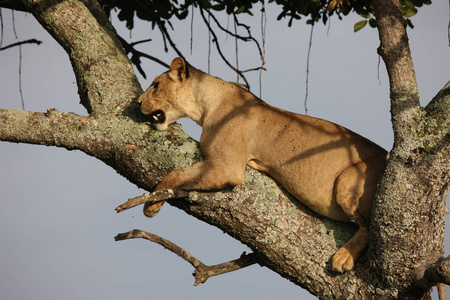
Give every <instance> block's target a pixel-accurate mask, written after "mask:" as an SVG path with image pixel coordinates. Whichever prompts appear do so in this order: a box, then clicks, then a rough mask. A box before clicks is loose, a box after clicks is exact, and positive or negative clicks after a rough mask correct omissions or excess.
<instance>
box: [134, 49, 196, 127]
mask: <svg viewBox="0 0 450 300" xmlns="http://www.w3.org/2000/svg"><path fill="white" fill-rule="evenodd" d="M188 79H189V68H188V67H187V66H186V63H185V61H184V60H183V59H182V58H180V57H178V58H175V59H174V60H173V61H172V64H171V65H170V70H169V71H167V72H165V73H163V74H161V75H159V76H158V77H156V78H155V80H154V81H153V83H152V84H151V85H150V87H149V88H148V89H147V90H146V91H145V93H144V94H142V95H141V96H140V97H139V99H138V103H139V104H140V106H141V112H142V113H143V114H145V115H149V116H150V121H151V122H152V124H153V125H154V126H155V127H156V129H158V130H166V129H167V126H169V125H170V124H171V123H173V122H175V121H177V120H178V119H180V118H183V117H189V115H188V113H187V110H186V101H188V100H189V99H188V98H189V97H188V96H187V95H186V91H185V89H184V87H185V86H186V81H188Z"/></svg>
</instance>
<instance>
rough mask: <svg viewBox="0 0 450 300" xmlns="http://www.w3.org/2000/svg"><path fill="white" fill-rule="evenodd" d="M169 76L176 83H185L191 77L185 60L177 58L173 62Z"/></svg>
mask: <svg viewBox="0 0 450 300" xmlns="http://www.w3.org/2000/svg"><path fill="white" fill-rule="evenodd" d="M169 76H170V78H172V79H173V80H175V81H183V80H185V79H186V78H187V77H188V76H189V69H188V67H187V66H186V62H185V61H184V59H182V58H181V57H177V58H175V59H174V60H173V61H172V63H171V64H170V71H169Z"/></svg>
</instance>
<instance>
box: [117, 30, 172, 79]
mask: <svg viewBox="0 0 450 300" xmlns="http://www.w3.org/2000/svg"><path fill="white" fill-rule="evenodd" d="M117 37H118V39H119V40H120V43H121V44H122V46H123V49H124V50H125V53H126V54H128V53H131V58H130V60H131V62H132V63H133V64H134V65H135V66H136V68H137V69H138V71H139V73H140V74H141V75H142V77H144V78H145V79H147V76H146V75H145V72H144V70H143V69H142V66H141V57H145V58H147V59H150V60H152V61H154V62H156V63H158V64H160V65H162V66H164V67H166V68H167V69H169V65H168V64H166V63H165V62H163V61H162V60H160V59H159V58H156V57H154V56H151V55H149V54H147V53H144V52H141V51H138V50H136V48H134V46H135V45H138V44H141V43H145V42H149V41H151V39H147V40H142V41H137V42H134V43H128V42H127V41H125V40H124V39H123V38H122V37H121V36H117Z"/></svg>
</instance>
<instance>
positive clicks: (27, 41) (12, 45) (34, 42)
mask: <svg viewBox="0 0 450 300" xmlns="http://www.w3.org/2000/svg"><path fill="white" fill-rule="evenodd" d="M41 43H42V41H39V40H37V39H29V40H26V41H20V42H17V43H13V44H10V45H8V46H5V47H1V48H0V51H3V50H6V49H9V48H12V47H16V46H20V45H23V44H37V45H40V44H41Z"/></svg>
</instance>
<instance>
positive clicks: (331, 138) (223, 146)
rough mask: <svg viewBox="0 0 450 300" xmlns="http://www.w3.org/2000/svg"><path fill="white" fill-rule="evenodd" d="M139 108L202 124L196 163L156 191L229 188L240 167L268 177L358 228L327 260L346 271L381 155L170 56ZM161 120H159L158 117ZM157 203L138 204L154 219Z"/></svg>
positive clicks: (357, 250) (362, 237) (361, 237)
mask: <svg viewBox="0 0 450 300" xmlns="http://www.w3.org/2000/svg"><path fill="white" fill-rule="evenodd" d="M138 102H139V103H140V104H141V111H142V112H143V113H144V114H152V113H154V112H155V111H162V112H164V115H165V120H164V122H162V123H158V122H157V123H156V124H155V127H156V128H157V129H159V130H165V129H166V128H167V126H168V125H169V124H170V123H173V122H175V121H176V120H177V119H179V118H181V117H189V118H191V119H193V120H194V121H195V122H197V123H198V124H199V125H201V126H202V127H203V132H202V136H201V139H200V146H201V149H202V152H203V155H204V161H203V162H200V163H197V164H194V165H191V166H188V167H186V168H182V169H177V170H174V171H172V172H171V173H170V174H168V175H167V176H166V177H165V178H164V179H163V180H162V181H161V183H160V184H159V185H158V186H157V188H156V190H163V189H182V190H210V189H222V188H225V187H230V186H235V185H238V184H240V183H241V182H242V180H243V178H244V172H245V166H246V165H249V166H250V167H252V168H255V169H257V170H259V171H262V172H265V173H267V174H270V175H271V176H272V177H273V178H275V179H276V180H277V181H278V182H280V183H281V184H282V185H283V187H284V188H286V190H288V191H289V192H290V193H291V194H292V195H294V196H295V197H296V198H297V199H298V200H299V201H301V202H303V203H304V204H305V205H307V206H308V207H309V208H311V209H312V210H314V211H316V212H317V213H319V214H321V215H323V216H326V217H328V218H331V219H334V220H339V221H349V220H354V221H355V222H356V223H357V224H358V225H359V231H358V232H357V233H356V234H355V235H354V236H353V237H352V238H351V239H350V240H349V241H348V242H347V243H346V244H345V245H344V246H343V247H342V248H341V249H339V250H338V251H337V252H336V254H335V255H334V256H333V259H332V267H333V269H334V270H337V271H340V272H343V271H346V270H349V269H351V268H353V265H354V261H355V260H356V259H357V257H358V256H359V255H360V254H361V252H362V251H363V250H364V248H365V247H366V246H367V243H368V226H369V219H370V213H371V206H372V199H373V197H374V194H375V190H376V184H377V181H378V178H379V177H380V175H381V173H382V171H383V169H384V166H385V156H386V151H385V150H383V149H382V148H380V147H379V146H377V145H376V144H374V143H373V142H371V141H369V140H367V139H365V138H363V137H361V136H360V135H358V134H356V133H354V132H352V131H350V130H348V129H346V128H344V127H341V126H339V125H336V124H333V123H331V122H328V121H325V120H321V119H317V118H313V117H307V116H303V115H298V114H294V113H290V112H287V111H283V110H281V109H278V108H275V107H272V106H270V105H268V104H266V103H265V102H263V101H262V100H260V99H258V98H257V97H256V96H254V95H253V94H252V93H250V92H248V91H247V90H244V89H242V88H240V87H237V86H236V85H234V84H230V83H227V82H225V81H222V80H221V79H219V78H216V77H213V76H210V75H208V74H205V73H203V72H201V71H199V70H197V69H195V68H193V67H188V66H186V64H185V62H184V60H183V59H181V58H176V59H174V60H173V62H172V64H171V68H170V70H169V71H168V72H166V73H163V74H161V75H160V76H158V77H156V79H155V80H154V83H153V84H152V86H150V87H149V88H148V89H147V91H145V93H144V94H143V95H142V96H141V97H140V98H139V100H138ZM160 121H161V120H160ZM161 205H162V202H161V203H158V204H156V205H146V206H145V207H144V213H145V214H146V215H147V216H154V215H156V214H157V212H158V211H159V209H160V208H161Z"/></svg>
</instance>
